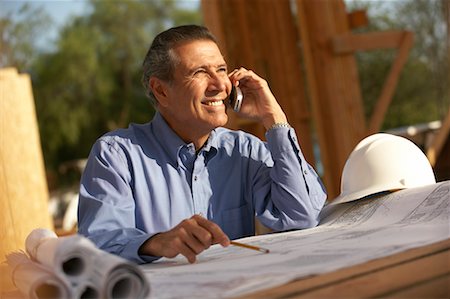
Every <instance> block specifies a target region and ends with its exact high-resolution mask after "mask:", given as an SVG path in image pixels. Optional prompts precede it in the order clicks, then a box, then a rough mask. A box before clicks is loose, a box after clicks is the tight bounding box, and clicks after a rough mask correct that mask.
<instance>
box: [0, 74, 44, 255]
mask: <svg viewBox="0 0 450 299" xmlns="http://www.w3.org/2000/svg"><path fill="white" fill-rule="evenodd" d="M0 144H1V146H0V190H1V191H0V227H1V230H0V239H1V242H0V262H2V261H4V260H5V255H6V254H7V253H9V252H11V251H14V250H18V249H23V248H24V246H25V238H26V237H27V236H28V234H29V233H30V231H31V230H32V229H34V228H37V227H43V228H50V229H51V228H52V227H53V224H52V220H51V217H50V214H49V212H48V197H49V195H48V189H47V181H46V176H45V169H44V162H43V157H42V150H41V143H40V139H39V130H38V126H37V118H36V111H35V108H34V101H33V94H32V89H31V80H30V78H29V76H28V75H18V74H17V72H16V71H11V70H10V69H7V70H0Z"/></svg>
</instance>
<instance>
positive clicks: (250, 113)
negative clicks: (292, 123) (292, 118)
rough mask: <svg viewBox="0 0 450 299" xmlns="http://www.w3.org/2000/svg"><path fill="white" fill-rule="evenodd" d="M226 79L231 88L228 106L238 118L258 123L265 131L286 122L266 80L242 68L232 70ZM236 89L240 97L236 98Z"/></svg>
mask: <svg viewBox="0 0 450 299" xmlns="http://www.w3.org/2000/svg"><path fill="white" fill-rule="evenodd" d="M228 77H229V78H230V81H231V85H232V86H233V88H232V91H231V93H230V100H229V101H230V106H231V107H232V108H233V110H234V111H236V112H238V113H239V115H240V116H242V117H245V118H249V119H254V120H257V121H260V122H261V123H262V124H263V125H264V127H265V128H266V129H267V130H268V129H269V128H270V127H271V126H272V125H273V124H275V123H286V122H287V118H286V115H285V113H284V111H283V110H282V108H281V106H280V105H279V104H278V102H277V100H276V99H275V96H274V95H273V93H272V91H271V90H270V88H269V85H268V83H267V81H266V80H264V79H263V78H261V77H259V76H258V75H257V74H255V73H254V72H253V71H251V70H247V69H245V68H242V67H241V68H240V69H235V70H233V71H232V72H231V73H230V74H228ZM238 88H239V89H240V92H241V93H240V94H241V96H238V92H237V90H238ZM235 108H238V109H235Z"/></svg>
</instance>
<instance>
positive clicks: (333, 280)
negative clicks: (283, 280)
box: [240, 239, 450, 299]
mask: <svg viewBox="0 0 450 299" xmlns="http://www.w3.org/2000/svg"><path fill="white" fill-rule="evenodd" d="M369 297H370V298H374V297H375V298H380V297H382V298H450V239H447V240H445V241H441V242H438V243H434V244H431V245H427V246H423V247H418V248H414V249H411V250H407V251H404V252H401V253H398V254H394V255H391V256H387V257H384V258H379V259H375V260H372V261H369V262H366V263H363V264H359V265H355V266H352V267H348V268H343V269H340V270H337V271H333V272H329V273H325V274H321V275H316V276H311V277H306V278H302V279H298V280H295V281H292V282H290V283H287V284H284V285H282V286H278V287H274V288H271V289H267V290H262V291H258V292H255V293H252V294H249V295H245V296H242V297H240V298H247V299H249V298H369Z"/></svg>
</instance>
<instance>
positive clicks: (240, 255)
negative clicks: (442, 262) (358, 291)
mask: <svg viewBox="0 0 450 299" xmlns="http://www.w3.org/2000/svg"><path fill="white" fill-rule="evenodd" d="M321 215H322V217H321V221H320V224H319V225H318V226H317V227H315V228H311V229H305V230H297V231H289V232H282V233H272V234H267V235H260V236H254V237H248V238H242V239H239V242H242V243H246V244H250V245H255V246H260V247H264V248H267V249H269V250H270V253H269V254H264V253H260V252H257V251H253V250H246V249H244V248H239V247H236V246H229V247H227V248H223V247H221V246H220V245H214V246H212V247H211V248H210V249H208V250H205V251H204V252H202V253H201V254H200V255H199V256H198V259H197V262H196V263H194V264H189V263H188V262H187V260H186V259H185V258H184V257H182V256H177V257H176V258H174V259H167V258H162V259H160V260H158V261H156V262H155V263H152V264H146V265H141V266H140V268H141V270H142V271H143V272H144V274H145V276H146V278H147V280H148V282H149V283H150V286H151V293H150V295H149V298H198V297H208V298H230V297H235V296H239V295H244V294H247V293H250V292H256V291H259V290H264V289H267V288H271V287H275V286H279V285H282V284H284V283H287V282H290V281H292V280H295V279H300V278H304V277H308V276H311V275H317V274H323V273H327V272H331V271H335V270H338V269H342V268H346V267H350V266H353V265H357V264H360V263H364V262H367V261H370V260H373V259H377V258H381V257H385V256H389V255H392V254H395V253H399V252H403V251H405V250H408V249H412V248H416V247H420V246H424V245H428V244H433V243H436V242H439V241H443V240H447V239H450V219H449V216H450V181H445V182H440V183H437V184H433V185H428V186H424V187H419V188H411V189H405V190H401V191H396V192H393V193H389V194H385V195H382V196H379V197H374V198H365V199H362V200H355V201H352V202H347V203H341V204H335V205H328V206H326V207H324V209H323V211H322V213H321Z"/></svg>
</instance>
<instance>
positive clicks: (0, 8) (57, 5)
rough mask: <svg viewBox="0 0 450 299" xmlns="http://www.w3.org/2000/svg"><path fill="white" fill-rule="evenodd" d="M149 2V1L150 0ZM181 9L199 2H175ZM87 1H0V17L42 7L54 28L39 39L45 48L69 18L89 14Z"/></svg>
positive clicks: (40, 44) (196, 7)
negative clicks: (25, 7)
mask: <svg viewBox="0 0 450 299" xmlns="http://www.w3.org/2000/svg"><path fill="white" fill-rule="evenodd" d="M98 1H120V0H98ZM150 1H151V0H150ZM176 1H177V2H178V3H179V5H180V6H181V7H184V8H186V9H198V7H199V2H200V0H176ZM88 2H89V1H88V0H0V17H2V16H5V15H7V14H10V13H13V14H14V13H16V12H18V11H19V10H20V8H21V7H22V6H23V5H24V4H29V5H31V6H32V7H33V8H34V7H36V8H37V7H42V8H43V9H44V11H45V12H46V13H47V14H48V15H49V16H50V18H51V19H52V22H53V24H54V26H52V27H51V28H50V29H49V30H48V31H47V32H46V36H43V37H42V38H40V39H39V40H40V41H39V42H38V46H39V47H43V48H47V47H48V46H47V45H49V44H52V42H51V41H52V40H54V39H56V38H57V36H58V31H59V28H60V27H61V26H62V25H64V24H65V23H66V22H67V21H68V20H69V19H70V18H71V17H73V16H78V15H82V14H85V13H87V12H89V5H88Z"/></svg>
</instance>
